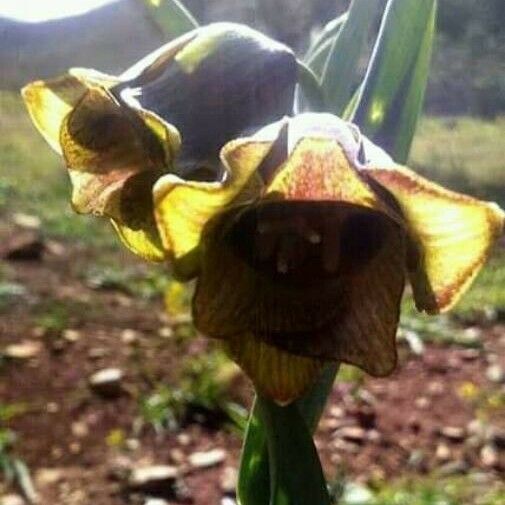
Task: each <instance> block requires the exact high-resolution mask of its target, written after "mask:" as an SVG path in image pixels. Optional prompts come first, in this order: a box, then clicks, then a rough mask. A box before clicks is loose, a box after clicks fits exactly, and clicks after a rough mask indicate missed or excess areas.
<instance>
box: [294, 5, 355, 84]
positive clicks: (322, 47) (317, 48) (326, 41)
mask: <svg viewBox="0 0 505 505" xmlns="http://www.w3.org/2000/svg"><path fill="white" fill-rule="evenodd" d="M347 17H348V13H347V12H345V13H344V14H342V15H341V16H339V17H337V18H335V19H332V20H331V21H330V22H329V23H327V24H326V25H325V26H324V28H323V29H322V30H321V32H320V33H319V35H318V37H317V38H316V40H315V41H314V42H313V43H312V44H311V46H310V47H309V50H308V51H307V52H306V53H305V56H304V57H303V61H304V62H305V63H306V64H307V65H308V66H309V67H310V68H311V70H312V71H313V72H314V73H315V74H316V75H317V76H318V77H319V78H320V77H321V75H322V73H323V69H324V67H325V65H326V62H327V60H328V56H329V54H330V50H331V46H332V45H333V41H334V40H335V38H336V37H337V36H338V33H339V32H340V29H341V28H342V26H343V25H344V23H345V22H346V20H347Z"/></svg>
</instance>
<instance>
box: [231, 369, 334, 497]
mask: <svg viewBox="0 0 505 505" xmlns="http://www.w3.org/2000/svg"><path fill="white" fill-rule="evenodd" d="M337 371H338V364H331V365H328V366H327V367H326V368H325V369H324V370H323V372H322V374H321V377H320V378H319V380H318V382H317V383H316V384H315V385H314V387H313V388H312V389H311V390H310V391H309V392H308V393H307V394H306V395H305V396H304V397H303V398H301V399H300V400H298V401H297V402H296V406H297V407H298V409H299V411H300V413H301V414H302V416H303V418H304V420H305V423H306V424H307V426H308V427H309V428H310V430H312V431H313V430H315V428H316V426H317V424H318V422H319V419H320V417H321V415H322V413H323V410H324V406H325V405H326V401H327V398H328V395H329V393H330V392H331V389H332V386H333V382H334V380H335V376H336V374H337ZM237 496H238V500H239V503H240V505H269V503H270V472H269V462H268V450H267V435H266V431H265V425H264V424H263V422H262V421H261V419H260V416H259V406H258V405H257V402H255V404H254V407H253V409H252V413H251V417H250V420H249V424H248V427H247V431H246V434H245V439H244V445H243V448H242V458H241V462H240V472H239V479H238V486H237Z"/></svg>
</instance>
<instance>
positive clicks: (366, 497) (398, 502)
mask: <svg viewBox="0 0 505 505" xmlns="http://www.w3.org/2000/svg"><path fill="white" fill-rule="evenodd" d="M341 489H342V490H343V492H342V496H341V499H340V501H338V502H337V503H339V504H341V505H463V504H465V505H500V504H502V503H503V500H504V499H505V486H504V485H503V484H501V483H500V482H497V481H495V482H494V483H493V482H489V480H488V479H486V480H485V481H483V480H482V475H477V474H473V475H472V474H470V475H465V476H460V477H459V476H458V477H450V478H444V479H437V478H436V476H428V477H417V478H408V479H402V480H399V481H396V482H393V483H381V484H379V485H378V486H377V488H376V489H375V490H372V489H370V488H367V487H364V486H361V485H355V484H346V485H344V486H341Z"/></svg>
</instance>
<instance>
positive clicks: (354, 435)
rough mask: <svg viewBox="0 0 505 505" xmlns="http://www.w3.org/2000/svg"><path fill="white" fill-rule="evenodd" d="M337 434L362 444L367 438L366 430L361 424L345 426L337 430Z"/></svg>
mask: <svg viewBox="0 0 505 505" xmlns="http://www.w3.org/2000/svg"><path fill="white" fill-rule="evenodd" d="M335 436H337V437H340V438H342V439H344V440H348V441H349V442H356V443H359V444H361V443H363V442H364V440H365V438H366V431H365V430H364V429H363V428H360V427H359V426H344V427H343V428H340V429H339V430H337V431H336V432H335Z"/></svg>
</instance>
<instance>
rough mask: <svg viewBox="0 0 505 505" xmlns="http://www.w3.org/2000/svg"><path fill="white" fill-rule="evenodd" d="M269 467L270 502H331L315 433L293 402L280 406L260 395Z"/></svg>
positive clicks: (299, 504) (323, 504)
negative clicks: (316, 446) (313, 433)
mask: <svg viewBox="0 0 505 505" xmlns="http://www.w3.org/2000/svg"><path fill="white" fill-rule="evenodd" d="M256 405H257V408H258V413H259V416H260V419H261V421H262V423H263V424H264V426H265V432H266V439H267V447H268V462H269V468H270V501H269V505H307V504H311V505H330V497H329V495H328V490H327V487H326V480H325V478H324V474H323V470H322V468H321V463H320V461H319V457H318V454H317V450H316V448H315V446H314V442H313V440H312V434H311V432H310V430H309V428H308V427H307V425H306V423H305V421H304V420H303V418H302V416H301V414H300V411H299V409H298V407H297V406H296V405H294V404H291V405H288V406H287V407H280V406H278V405H277V404H275V403H274V402H272V401H271V400H269V399H267V398H265V397H263V396H261V395H258V396H257V401H256Z"/></svg>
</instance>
